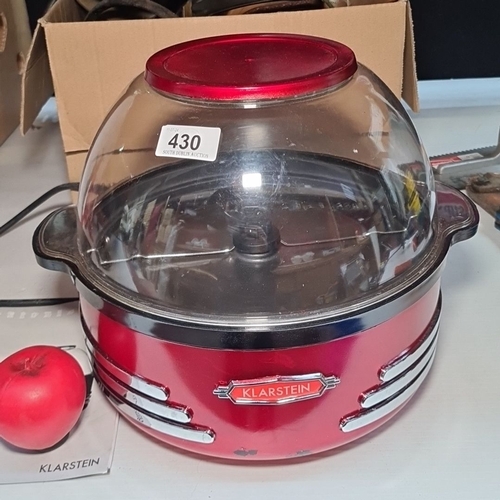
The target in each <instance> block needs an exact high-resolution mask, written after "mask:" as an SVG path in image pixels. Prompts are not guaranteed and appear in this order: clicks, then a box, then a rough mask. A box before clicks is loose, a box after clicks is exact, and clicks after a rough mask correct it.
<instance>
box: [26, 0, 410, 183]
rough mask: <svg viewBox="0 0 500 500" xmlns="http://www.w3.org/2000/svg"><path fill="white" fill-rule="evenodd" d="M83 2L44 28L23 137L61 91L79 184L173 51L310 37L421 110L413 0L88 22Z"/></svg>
mask: <svg viewBox="0 0 500 500" xmlns="http://www.w3.org/2000/svg"><path fill="white" fill-rule="evenodd" d="M83 15H84V12H83V11H82V10H81V9H80V8H79V7H78V5H77V3H76V2H75V0H57V1H56V3H55V4H54V5H53V6H52V8H51V9H50V10H49V11H48V13H47V14H46V15H45V16H44V18H42V19H41V20H40V21H39V24H38V27H37V29H36V31H35V35H34V40H33V44H32V47H31V50H30V53H29V55H28V63H27V70H26V73H25V76H24V81H23V98H24V102H23V111H22V130H23V131H26V130H27V129H28V128H29V126H30V125H31V123H32V122H33V120H34V118H35V117H36V115H37V113H38V111H39V109H40V107H41V106H42V105H43V103H44V102H45V101H46V99H47V98H48V97H49V96H50V95H51V94H52V91H53V89H54V91H55V95H56V99H57V105H58V110H59V120H60V126H61V131H62V138H63V143H64V150H65V152H66V158H67V164H68V170H69V177H70V180H71V181H77V180H79V179H80V176H81V171H82V167H83V163H84V160H85V156H86V154H87V151H88V149H89V147H90V144H91V142H92V139H93V138H94V135H95V133H96V132H97V129H98V127H99V125H100V124H101V122H102V120H103V119H104V117H105V116H106V114H107V112H108V111H109V110H110V108H111V106H112V105H113V104H114V102H115V101H116V99H117V98H118V97H119V95H120V94H121V92H122V91H123V90H124V89H125V88H126V87H127V85H128V84H129V83H130V82H131V80H132V79H133V78H134V77H136V76H137V75H138V74H140V73H141V72H142V71H143V70H144V66H145V62H146V60H147V58H148V57H149V56H150V55H151V54H153V53H154V52H156V51H158V50H159V49H162V48H164V47H166V46H169V45H173V44H175V43H178V42H182V41H186V40H189V39H194V38H201V37H205V36H212V35H218V34H228V33H249V32H261V33H262V32H279V33H302V34H309V35H315V36H320V37H325V38H331V39H335V40H338V41H340V42H343V43H345V44H347V45H349V46H350V47H351V48H352V49H353V50H354V51H355V53H356V56H357V58H358V60H359V61H360V62H361V63H363V64H365V65H367V66H368V67H369V68H370V69H372V70H373V71H374V72H375V73H377V74H378V75H379V76H380V77H381V78H382V79H383V80H384V81H385V82H386V83H387V84H388V85H389V87H390V88H391V89H392V90H393V92H394V93H395V94H396V95H398V96H402V97H403V98H404V99H405V100H406V101H407V102H408V104H409V105H410V106H411V107H412V108H413V109H416V108H417V107H418V96H417V81H416V70H415V62H414V44H413V26H412V21H411V11H410V6H409V4H408V2H407V1H406V0H397V1H395V2H392V3H383V4H376V5H363V6H357V7H340V8H334V9H321V10H311V11H301V12H280V13H272V14H254V15H239V16H238V15H236V16H220V17H199V18H179V19H154V20H126V21H99V22H92V23H85V22H81V20H82V19H83Z"/></svg>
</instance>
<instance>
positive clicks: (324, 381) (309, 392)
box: [214, 373, 340, 405]
mask: <svg viewBox="0 0 500 500" xmlns="http://www.w3.org/2000/svg"><path fill="white" fill-rule="evenodd" d="M339 383H340V379H339V378H337V377H335V376H331V377H325V376H324V375H323V374H322V373H310V374H307V375H293V376H280V375H277V376H275V377H263V378H258V379H252V380H232V381H231V382H230V383H229V384H228V385H225V386H219V387H217V388H216V389H215V390H214V394H215V395H216V396H217V397H219V398H220V399H229V400H230V401H232V402H233V403H234V404H236V405H282V404H288V403H296V402H298V401H304V400H306V399H312V398H318V397H320V396H322V395H323V394H324V392H325V391H326V390H327V389H333V388H334V387H337V385H338V384H339Z"/></svg>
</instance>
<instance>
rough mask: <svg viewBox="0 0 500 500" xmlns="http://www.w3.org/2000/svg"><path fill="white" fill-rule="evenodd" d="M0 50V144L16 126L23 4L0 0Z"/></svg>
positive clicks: (24, 50) (24, 42)
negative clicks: (0, 39) (0, 41)
mask: <svg viewBox="0 0 500 500" xmlns="http://www.w3.org/2000/svg"><path fill="white" fill-rule="evenodd" d="M0 14H1V16H2V21H1V22H2V29H1V30H0V31H1V33H0V36H1V37H2V43H1V45H2V47H1V48H2V50H1V51H0V144H2V142H3V141H4V140H5V139H6V138H7V137H8V136H9V135H10V134H11V133H12V132H13V131H14V129H15V128H16V127H17V126H18V125H19V110H20V109H21V74H20V73H21V72H22V70H23V66H24V61H25V59H26V56H27V54H28V50H29V46H30V42H31V32H30V28H29V22H28V14H27V12H26V5H25V3H24V1H20V0H0Z"/></svg>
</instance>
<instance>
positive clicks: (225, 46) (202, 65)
mask: <svg viewBox="0 0 500 500" xmlns="http://www.w3.org/2000/svg"><path fill="white" fill-rule="evenodd" d="M356 69H357V63H356V57H355V55H354V53H353V52H352V50H351V49H350V48H348V47H346V46H345V45H342V44H341V43H338V42H334V41H331V40H326V39H323V38H316V37H311V36H303V35H280V34H244V35H227V36H218V37H213V38H203V39H200V40H193V41H190V42H185V43H181V44H178V45H174V46H172V47H169V48H167V49H164V50H161V51H159V52H157V53H156V54H154V55H153V56H151V57H150V58H149V60H148V62H147V63H146V75H145V78H146V81H147V82H148V83H149V84H150V85H151V86H152V87H153V88H154V89H156V90H158V91H161V92H167V93H169V94H174V95H178V96H184V97H192V98H196V99H211V100H221V101H228V100H237V101H243V100H255V99H276V98H284V97H293V96H299V95H303V94H309V93H311V92H317V91H320V90H324V89H327V88H329V87H332V86H334V85H338V84H339V83H342V82H344V81H345V80H347V79H348V78H350V77H351V76H352V75H353V74H354V73H355V71H356Z"/></svg>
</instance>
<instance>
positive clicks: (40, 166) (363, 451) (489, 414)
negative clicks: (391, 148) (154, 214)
mask: <svg viewBox="0 0 500 500" xmlns="http://www.w3.org/2000/svg"><path fill="white" fill-rule="evenodd" d="M420 92H421V104H422V111H421V112H420V113H419V114H418V115H412V116H413V118H414V120H415V123H416V126H417V128H418V130H419V133H420V135H421V137H422V139H423V141H424V144H425V145H426V148H427V151H428V153H429V154H431V155H433V154H438V153H446V152H449V151H452V150H456V149H466V148H473V147H479V146H488V145H491V144H494V143H495V141H496V137H497V134H498V128H499V126H500V79H490V80H479V81H473V80H464V81H449V82H425V83H422V84H420ZM53 108H54V106H53V105H49V106H48V108H46V109H45V110H44V113H43V117H44V118H42V120H41V121H40V123H41V128H40V129H36V130H32V131H30V132H29V133H28V135H27V136H26V137H24V138H21V137H20V136H19V134H18V133H15V134H14V135H13V136H12V137H11V138H10V139H9V140H8V141H7V142H6V143H5V144H4V145H3V146H2V147H1V148H0V223H2V222H3V221H5V220H7V219H8V218H9V217H10V216H12V215H14V214H15V213H17V212H18V211H19V210H20V209H22V208H24V207H25V206H26V205H27V204H28V203H29V202H30V201H32V200H33V199H34V198H35V197H36V196H38V195H39V194H42V193H43V192H45V191H46V190H48V189H49V188H50V187H52V186H54V185H56V184H59V183H61V182H64V181H65V180H66V177H65V169H64V160H63V153H62V146H61V140H60V136H59V130H58V125H57V123H56V122H53V117H54V112H53ZM43 119H45V122H44V123H43ZM68 200H69V196H68V195H65V194H61V195H58V197H57V198H54V199H53V202H51V203H48V204H47V205H46V206H45V207H44V209H43V210H39V211H37V213H36V215H34V216H33V217H31V218H30V219H29V220H28V221H27V222H26V223H24V224H23V225H22V226H20V227H19V228H18V229H17V230H15V231H12V232H10V233H9V234H7V235H6V236H4V237H3V238H0V298H34V297H51V296H58V295H61V296H69V295H73V294H74V290H73V288H72V286H71V283H70V282H69V279H68V278H66V277H65V276H64V275H60V274H58V273H54V272H49V271H45V270H43V269H41V268H40V267H39V266H38V265H37V264H36V262H35V259H34V257H33V254H32V251H31V236H32V233H33V230H34V229H35V227H36V225H37V223H38V222H39V221H40V219H41V217H42V216H43V215H45V214H46V213H48V211H49V210H50V209H53V208H54V206H56V205H58V204H61V203H65V202H67V201H68ZM481 216H482V220H481V224H480V227H479V231H478V234H477V235H476V236H475V237H474V238H473V239H471V240H469V241H467V242H464V243H460V244H459V245H456V246H455V247H453V248H452V250H451V252H450V254H449V258H448V262H447V267H446V270H445V272H444V276H443V283H442V287H443V298H444V307H443V319H442V323H441V337H440V341H439V349H438V354H437V358H436V361H435V363H434V367H433V369H432V370H431V373H430V375H429V377H428V380H427V381H426V382H425V383H424V385H423V386H422V388H421V390H420V391H419V392H418V394H417V395H416V396H415V397H414V399H413V400H412V401H411V402H410V404H408V405H407V407H406V408H405V409H404V410H403V411H402V412H401V413H400V414H399V415H398V416H397V417H396V418H394V419H393V420H392V421H391V422H390V423H389V424H388V425H386V426H385V427H383V428H382V429H381V430H379V431H377V432H375V433H373V434H372V435H370V436H369V437H367V438H365V439H363V440H361V441H358V442H356V443H354V444H351V445H348V446H346V447H344V448H341V449H338V450H336V451H333V452H330V453H326V454H322V455H320V456H313V457H308V458H305V459H303V460H301V461H298V462H290V463H267V464H264V465H262V464H251V463H250V464H249V463H246V464H241V463H240V464H228V463H220V462H217V461H213V460H209V459H206V458H203V457H200V458H198V457H194V456H192V455H187V454H184V453H182V452H178V451H174V450H172V449H170V448H168V447H166V446H163V445H161V444H159V443H157V442H154V441H152V440H150V439H149V438H146V437H145V436H143V435H142V434H141V433H140V432H139V431H137V430H135V429H134V428H133V427H132V426H130V425H129V424H128V423H126V422H124V421H121V422H120V427H119V432H118V438H117V444H116V451H115V458H114V464H113V467H112V470H111V473H110V474H109V475H105V476H96V477H88V478H84V479H77V480H70V481H63V482H58V483H49V482H47V483H39V484H24V485H7V486H0V498H1V499H2V500H4V499H5V500H7V499H9V500H11V499H18V498H19V499H23V500H24V499H26V498H35V499H36V500H42V499H51V500H52V499H54V498H64V499H69V498H71V499H83V498H85V499H92V500H96V499H109V500H112V499H115V498H123V499H141V500H151V499H172V500H184V499H193V500H198V499H213V500H249V499H252V500H254V499H255V498H259V499H262V500H264V499H281V498H286V499H287V500H296V499H321V500H322V499H325V500H327V499H339V500H350V499H363V498H364V499H366V498H369V499H375V500H378V499H381V500H396V499H397V500H401V499H405V500H417V499H419V500H420V499H425V500H431V499H440V500H443V499H453V500H462V499H463V500H489V499H491V500H499V499H500V319H499V316H496V315H497V314H500V301H499V297H500V231H496V230H495V229H494V227H493V219H492V218H491V217H490V216H488V215H487V214H485V213H484V212H482V211H481ZM74 328H75V329H78V328H80V327H79V324H78V318H76V317H75V318H74ZM1 466H2V464H0V467H1Z"/></svg>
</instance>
